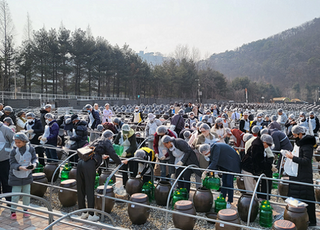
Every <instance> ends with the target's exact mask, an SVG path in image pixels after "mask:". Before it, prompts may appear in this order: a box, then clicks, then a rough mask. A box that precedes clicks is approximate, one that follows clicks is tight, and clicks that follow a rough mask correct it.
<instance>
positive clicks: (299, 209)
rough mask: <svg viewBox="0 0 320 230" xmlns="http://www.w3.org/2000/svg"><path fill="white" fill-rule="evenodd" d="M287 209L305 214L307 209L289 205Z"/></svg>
mask: <svg viewBox="0 0 320 230" xmlns="http://www.w3.org/2000/svg"><path fill="white" fill-rule="evenodd" d="M287 209H288V210H289V211H292V212H304V211H305V210H306V207H303V206H302V207H295V206H293V205H290V204H287Z"/></svg>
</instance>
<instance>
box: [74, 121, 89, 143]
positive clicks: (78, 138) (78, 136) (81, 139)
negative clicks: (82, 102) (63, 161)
mask: <svg viewBox="0 0 320 230" xmlns="http://www.w3.org/2000/svg"><path fill="white" fill-rule="evenodd" d="M87 125H88V124H87V122H86V121H84V120H80V121H79V122H78V123H76V124H74V125H73V128H74V130H75V135H74V136H72V137H70V140H71V141H75V142H76V145H74V146H71V149H77V148H81V147H83V146H84V145H85V144H86V143H88V128H87Z"/></svg>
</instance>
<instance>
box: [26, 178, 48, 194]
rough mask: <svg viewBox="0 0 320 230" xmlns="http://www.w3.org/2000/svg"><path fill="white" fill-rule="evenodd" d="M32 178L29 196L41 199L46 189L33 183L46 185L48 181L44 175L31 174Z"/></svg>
mask: <svg viewBox="0 0 320 230" xmlns="http://www.w3.org/2000/svg"><path fill="white" fill-rule="evenodd" d="M32 177H33V183H32V184H31V190H30V194H31V195H35V196H39V197H43V196H44V194H45V193H46V191H47V188H48V187H47V186H45V185H40V184H36V183H34V182H40V183H45V184H48V179H47V178H46V174H44V173H33V174H32Z"/></svg>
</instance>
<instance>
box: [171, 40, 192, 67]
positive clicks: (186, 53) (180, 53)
mask: <svg viewBox="0 0 320 230" xmlns="http://www.w3.org/2000/svg"><path fill="white" fill-rule="evenodd" d="M174 58H175V59H176V61H177V62H178V63H179V62H180V61H181V60H182V59H186V60H189V59H190V49H189V46H188V45H187V44H186V45H181V44H179V45H177V46H176V49H175V51H174Z"/></svg>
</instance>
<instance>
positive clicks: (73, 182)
mask: <svg viewBox="0 0 320 230" xmlns="http://www.w3.org/2000/svg"><path fill="white" fill-rule="evenodd" d="M76 184H77V181H76V180H75V179H68V180H64V181H61V183H60V186H61V187H64V188H70V187H73V186H75V185H76Z"/></svg>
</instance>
